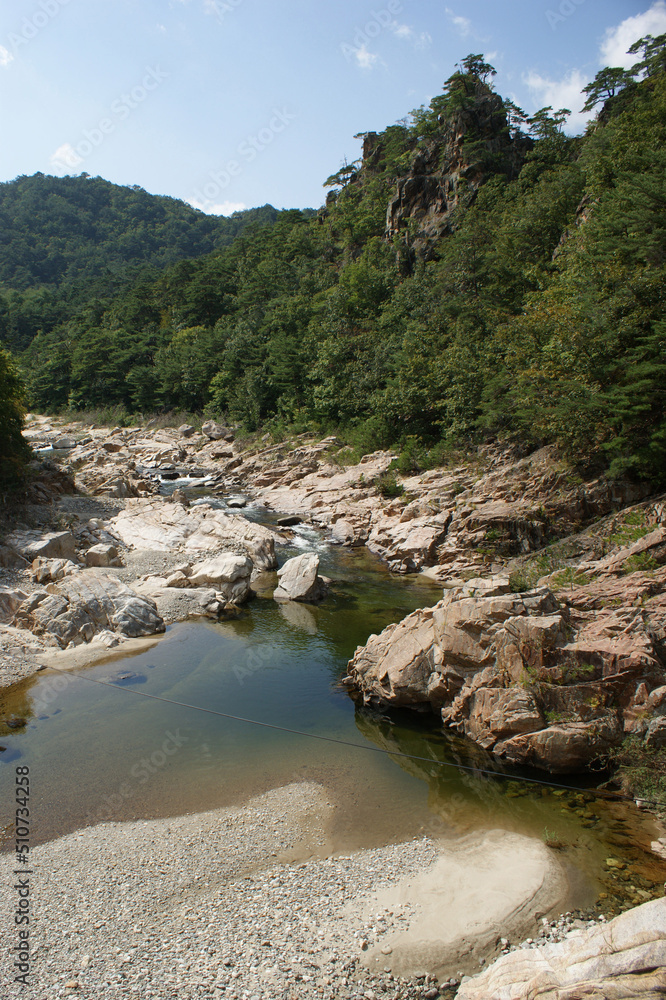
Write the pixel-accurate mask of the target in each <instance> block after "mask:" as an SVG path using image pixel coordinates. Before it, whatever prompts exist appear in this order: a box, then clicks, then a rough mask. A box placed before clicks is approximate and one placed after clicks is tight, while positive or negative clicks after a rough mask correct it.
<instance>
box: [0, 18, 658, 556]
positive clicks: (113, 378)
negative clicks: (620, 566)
mask: <svg viewBox="0 0 666 1000" xmlns="http://www.w3.org/2000/svg"><path fill="white" fill-rule="evenodd" d="M664 41H665V40H664V39H663V38H662V36H660V37H659V38H657V39H652V38H650V37H648V38H646V39H642V40H641V41H640V44H638V45H637V47H636V53H637V56H638V57H640V61H639V63H637V66H636V67H634V70H632V71H631V72H630V73H629V74H628V75H625V76H620V71H618V70H616V69H614V68H612V67H611V68H609V69H606V70H603V71H602V72H601V73H600V74H598V75H597V77H596V79H595V80H594V81H593V82H592V83H591V84H590V85H589V86H588V87H587V88H586V90H585V93H586V95H587V97H588V102H589V101H593V102H594V103H593V104H592V105H591V106H592V107H596V106H599V105H600V104H601V102H603V106H601V107H600V110H599V113H598V115H597V118H596V119H595V121H594V122H593V123H591V125H590V126H589V128H588V130H587V132H586V134H585V136H583V137H579V138H571V137H570V136H568V135H567V134H566V133H565V132H564V130H563V123H564V120H565V118H566V109H561V110H555V111H554V110H553V109H552V108H543V109H541V110H539V111H537V112H536V113H535V114H533V115H532V116H527V115H526V114H525V112H524V111H522V110H521V109H520V108H517V107H516V106H515V105H514V104H513V103H512V102H511V101H506V100H502V99H501V98H500V97H499V95H497V94H495V93H494V92H493V90H492V78H493V76H494V70H493V68H492V66H490V65H489V64H488V63H487V62H486V61H485V59H484V57H483V56H482V55H478V54H471V55H470V56H468V57H467V58H466V59H464V60H462V62H461V63H460V64H459V66H458V67H457V68H456V71H455V72H454V73H453V74H452V76H450V77H449V79H448V80H447V81H446V82H445V84H444V86H443V91H442V93H441V94H439V95H437V96H435V97H434V98H433V99H432V101H431V102H430V104H429V105H428V107H426V108H420V109H417V110H416V111H414V112H413V113H412V115H411V117H409V118H407V119H404V120H403V121H400V122H397V123H396V124H394V125H390V126H388V127H387V128H386V129H385V130H384V131H383V132H379V133H366V134H365V135H364V136H363V143H364V155H363V158H362V159H361V160H358V161H355V162H353V163H346V162H345V163H344V164H343V165H342V166H341V167H340V168H339V169H338V170H337V171H334V173H333V174H332V175H331V176H330V177H329V178H328V180H327V182H326V184H327V185H328V186H330V187H331V188H332V190H331V191H330V193H329V195H328V197H327V201H326V206H325V207H323V208H322V209H321V210H320V211H319V212H318V213H317V214H316V215H313V213H312V212H309V211H307V212H300V211H286V212H280V213H275V212H274V210H272V209H270V207H267V208H266V209H259V210H257V214H256V215H255V216H249V215H247V214H243V216H242V217H234V218H232V219H231V220H211V219H209V218H208V217H206V216H203V215H202V214H201V213H196V212H194V210H190V209H189V208H186V207H185V206H182V205H181V203H178V202H173V200H172V199H171V200H170V199H157V200H156V201H155V202H152V201H151V200H150V197H149V196H148V195H146V194H145V192H141V191H140V190H135V189H117V188H115V187H114V186H113V185H106V182H104V181H101V180H100V179H99V178H96V179H90V178H69V179H67V185H65V186H63V185H61V183H60V181H57V180H56V179H54V178H45V177H43V176H42V175H37V177H36V178H20V179H19V181H17V182H14V183H13V186H12V185H9V186H6V185H5V186H4V190H3V189H0V219H2V221H3V224H4V222H5V219H10V215H11V213H12V212H14V215H12V216H11V217H12V218H13V220H14V221H13V222H11V227H10V230H8V231H9V232H10V234H11V241H12V242H13V243H14V244H15V246H14V250H15V251H16V252H12V254H11V255H10V254H9V251H8V250H7V252H6V253H5V250H2V251H1V252H0V282H4V284H0V337H2V339H3V341H4V342H5V343H7V344H13V345H14V346H15V348H16V350H17V351H19V352H20V354H19V360H20V364H21V367H22V369H23V371H24V373H25V378H26V383H27V388H28V394H29V395H28V399H29V403H30V406H31V407H33V408H35V409H40V410H47V411H48V410H59V409H63V408H66V407H70V408H72V409H73V410H85V409H86V408H91V407H109V406H111V407H113V406H117V407H122V408H124V410H125V411H126V412H127V413H137V412H143V413H148V412H153V411H158V410H170V409H175V408H180V409H184V410H189V411H195V412H199V413H203V412H206V413H207V414H211V415H217V416H220V417H224V418H225V419H227V420H230V421H233V422H235V423H236V424H238V425H240V426H242V427H244V428H245V429H246V430H247V431H250V432H254V431H256V430H258V429H259V428H263V427H265V426H269V427H272V428H274V429H275V430H276V432H278V429H280V428H281V429H282V432H284V433H289V428H291V427H296V426H299V427H302V428H304V429H305V428H313V427H316V428H317V429H318V430H320V431H323V432H328V433H332V432H335V433H336V434H337V435H338V436H340V437H341V438H342V439H343V441H345V442H347V443H349V445H350V446H351V447H352V449H353V450H354V452H356V451H358V450H361V449H365V450H374V449H377V448H388V447H394V448H396V450H397V451H398V454H399V457H398V460H397V468H398V469H399V471H400V472H401V473H404V474H409V473H412V472H415V471H419V470H422V469H424V468H428V467H429V465H430V464H433V463H434V462H437V461H443V460H444V459H446V458H447V457H449V456H452V455H454V454H456V453H457V452H459V451H460V450H464V449H466V448H467V447H468V446H471V445H473V444H474V443H475V442H478V441H479V439H482V438H484V437H488V436H492V437H498V436H499V437H509V438H514V439H517V440H519V441H521V442H522V443H525V444H527V445H530V446H540V445H542V444H544V443H550V442H556V443H557V444H558V445H559V446H560V448H561V449H562V450H563V451H564V452H565V453H566V454H568V455H570V456H586V455H595V456H596V460H597V463H598V462H599V461H600V460H603V461H605V463H606V466H607V468H608V470H609V472H610V474H611V475H613V476H619V475H630V476H634V477H637V478H643V479H651V480H652V481H654V482H655V483H657V482H662V483H663V482H664V481H666V350H665V347H664V344H665V340H666V325H665V323H664V319H663V305H664V298H665V297H666V284H665V280H664V279H665V259H664V252H665V251H664V248H665V247H666V187H665V184H666V180H665V178H666V147H665V143H664V139H665V138H666V72H665V71H664V67H663V65H662V63H663V58H664ZM459 134H462V135H463V143H462V148H463V152H464V156H465V157H466V162H467V163H468V164H469V169H470V173H471V174H474V176H475V177H477V178H479V183H478V184H477V185H476V186H475V189H474V192H473V194H472V193H470V196H469V197H465V198H463V199H462V200H461V202H460V208H459V210H458V211H457V214H456V216H455V219H454V220H453V224H452V226H451V231H449V232H447V233H446V234H445V235H443V236H442V237H441V238H440V239H438V240H434V239H433V241H432V242H431V244H430V246H429V247H428V248H427V249H426V250H425V251H424V252H423V253H422V254H421V255H420V256H419V255H418V254H416V253H415V252H413V251H412V250H411V249H410V246H409V241H402V240H401V239H397V238H396V240H395V241H390V240H388V239H387V238H386V232H385V220H386V209H387V204H388V203H389V200H390V199H391V197H392V196H393V195H394V193H395V191H396V181H397V179H398V178H401V177H405V176H406V175H408V174H409V172H410V171H411V170H414V172H415V175H416V174H419V170H421V169H422V164H423V163H424V162H426V161H427V162H444V160H445V159H446V155H447V153H446V150H447V149H450V144H451V141H452V136H453V135H459ZM498 137H502V142H503V143H505V144H506V143H508V144H509V146H508V148H509V149H510V154H511V155H510V157H509V158H510V160H511V163H512V164H513V166H512V168H511V169H510V170H509V169H507V167H506V163H505V162H500V159H501V158H500V159H498V158H497V157H496V156H495V155H494V154H493V153H492V149H494V148H495V146H494V145H493V144H494V143H496V140H497V138H498ZM461 183H462V181H461ZM40 198H41V201H40ZM3 206H4V208H3ZM12 206H13V207H12ZM10 207H11V212H10ZM33 207H34V213H35V218H34V220H32V219H31V209H32V208H33ZM3 211H4V212H5V215H2V212H3ZM10 221H11V220H10ZM412 221H413V222H414V225H416V221H415V220H412ZM216 227H217V228H216ZM33 237H34V238H33ZM32 246H36V247H38V249H37V250H35V251H34V253H33V254H32V256H31V252H29V251H30V247H32ZM206 250H209V251H210V252H206ZM3 254H4V256H3ZM186 257H187V258H189V259H184V258H186ZM102 265H103V266H102ZM561 568H563V567H562V566H561V565H553V566H552V567H549V568H542V567H538V569H539V570H541V572H540V575H544V574H545V573H547V572H552V571H553V570H555V569H561ZM526 572H527V570H523V573H526ZM529 575H530V576H531V575H532V574H531V572H530V574H529Z"/></svg>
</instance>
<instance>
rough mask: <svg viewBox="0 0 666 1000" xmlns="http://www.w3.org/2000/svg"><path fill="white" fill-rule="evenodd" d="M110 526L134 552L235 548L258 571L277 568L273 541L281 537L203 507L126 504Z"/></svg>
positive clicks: (159, 501) (237, 516) (256, 525)
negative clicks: (244, 554)
mask: <svg viewBox="0 0 666 1000" xmlns="http://www.w3.org/2000/svg"><path fill="white" fill-rule="evenodd" d="M109 526H110V528H111V530H112V531H113V532H114V534H116V535H117V536H118V537H119V538H120V539H121V540H122V541H123V542H124V543H125V545H128V546H131V547H133V548H135V549H151V550H153V551H155V552H169V551H173V550H176V549H185V550H201V551H209V552H213V551H216V550H218V549H220V548H223V547H224V546H225V545H236V546H240V547H242V548H243V549H244V550H245V551H246V552H247V554H248V555H249V556H250V558H251V559H252V562H253V563H254V565H255V567H256V568H257V569H258V570H263V569H275V567H276V566H277V560H276V558H275V541H276V539H279V537H280V536H279V535H277V534H276V532H273V531H271V530H270V529H269V528H265V527H263V525H261V524H255V523H253V522H252V521H248V520H247V518H244V517H240V516H239V515H237V514H225V513H224V512H223V511H221V510H217V509H215V508H213V507H209V506H207V505H206V504H199V505H197V506H196V507H185V506H184V505H183V504H180V503H164V502H163V501H161V500H158V501H156V500H129V501H128V502H127V504H126V506H125V508H124V510H123V511H121V513H120V514H118V515H117V517H115V518H113V520H112V521H110V522H109Z"/></svg>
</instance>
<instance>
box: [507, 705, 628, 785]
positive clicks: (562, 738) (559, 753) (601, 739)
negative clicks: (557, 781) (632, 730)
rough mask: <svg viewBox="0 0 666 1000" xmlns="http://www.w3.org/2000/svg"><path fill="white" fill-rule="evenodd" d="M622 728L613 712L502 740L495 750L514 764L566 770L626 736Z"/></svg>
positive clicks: (569, 770)
mask: <svg viewBox="0 0 666 1000" xmlns="http://www.w3.org/2000/svg"><path fill="white" fill-rule="evenodd" d="M622 735H623V733H622V728H621V726H620V724H619V722H618V720H617V718H616V717H615V716H613V715H608V716H607V717H606V718H604V719H596V720H595V721H594V722H567V723H558V724H555V725H552V726H549V727H548V728H547V729H542V730H541V731H540V732H533V733H526V734H523V735H519V736H514V737H512V738H511V739H507V740H502V741H500V742H499V743H496V744H495V746H494V747H493V753H494V754H495V755H496V756H498V757H501V758H502V759H503V760H506V761H508V762H509V763H510V764H521V765H527V766H528V767H537V768H540V769H541V770H544V771H551V772H552V773H553V774H566V773H567V772H571V771H577V770H580V769H582V768H583V767H585V766H586V765H587V764H589V763H590V761H591V760H594V758H595V757H598V756H599V755H600V754H603V753H605V752H606V751H607V750H609V749H610V748H611V747H612V746H615V745H617V744H618V743H619V742H620V741H621V739H622Z"/></svg>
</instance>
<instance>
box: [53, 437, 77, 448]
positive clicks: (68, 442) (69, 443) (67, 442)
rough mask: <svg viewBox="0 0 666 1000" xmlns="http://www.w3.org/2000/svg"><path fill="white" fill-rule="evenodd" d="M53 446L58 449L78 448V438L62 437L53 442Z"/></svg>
mask: <svg viewBox="0 0 666 1000" xmlns="http://www.w3.org/2000/svg"><path fill="white" fill-rule="evenodd" d="M53 447H54V448H55V449H56V450H57V451H69V450H71V449H72V448H76V440H75V438H73V437H60V438H57V439H56V440H55V441H54V442H53Z"/></svg>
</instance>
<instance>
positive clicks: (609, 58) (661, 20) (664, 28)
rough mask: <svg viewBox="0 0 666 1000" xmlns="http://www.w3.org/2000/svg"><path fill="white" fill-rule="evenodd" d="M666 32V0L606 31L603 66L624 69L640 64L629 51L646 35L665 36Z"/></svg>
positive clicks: (602, 49) (603, 45)
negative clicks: (628, 53)
mask: <svg viewBox="0 0 666 1000" xmlns="http://www.w3.org/2000/svg"><path fill="white" fill-rule="evenodd" d="M664 32H666V0H656V3H653V4H652V6H651V7H650V9H649V10H646V11H645V13H643V14H636V16H635V17H628V18H626V19H625V20H624V21H622V22H621V24H618V25H617V27H615V28H609V29H608V30H607V31H606V35H605V37H604V40H603V42H602V43H601V65H602V66H622V67H623V68H624V69H631V67H632V66H633V65H634V64H635V63H636V62H638V56H630V55H627V50H628V49H629V48H630V47H631V46H632V45H633V44H634V42H636V41H638V39H639V38H644V37H645V35H655V36H656V35H663V34H664Z"/></svg>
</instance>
